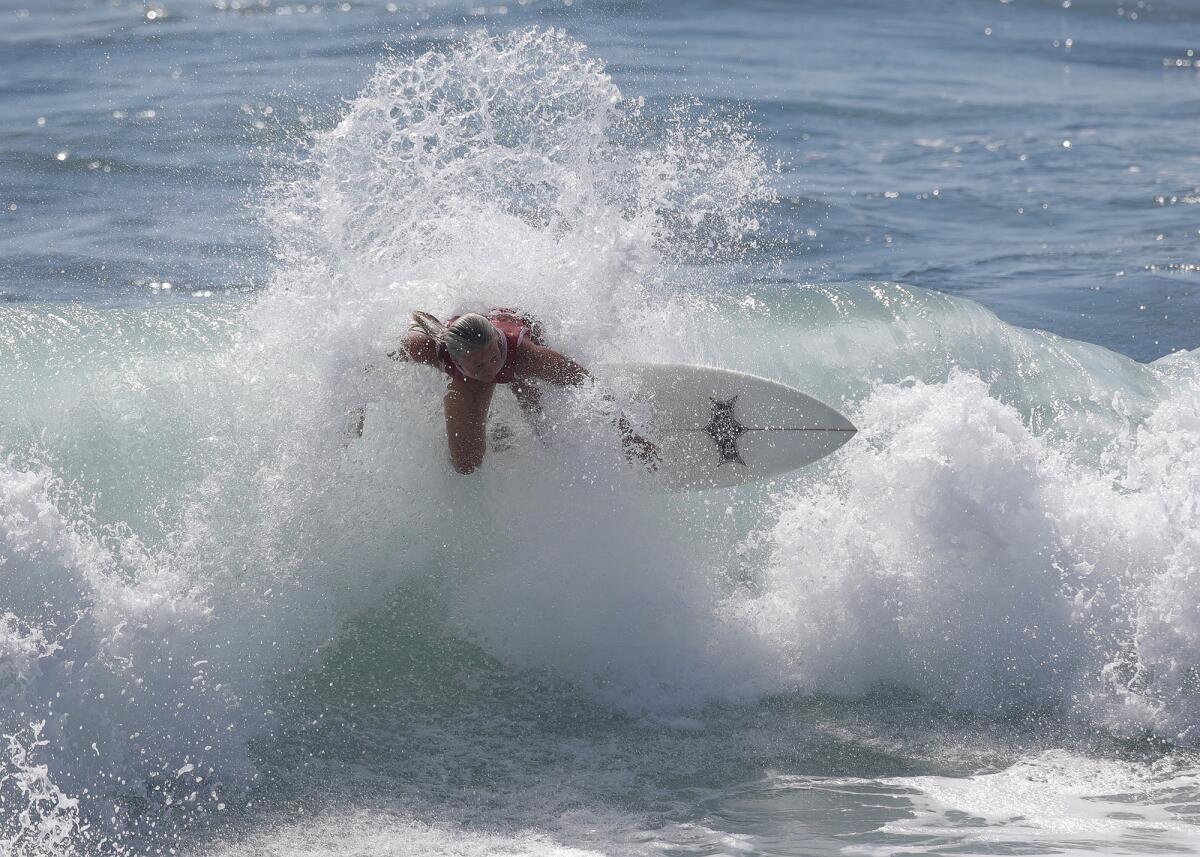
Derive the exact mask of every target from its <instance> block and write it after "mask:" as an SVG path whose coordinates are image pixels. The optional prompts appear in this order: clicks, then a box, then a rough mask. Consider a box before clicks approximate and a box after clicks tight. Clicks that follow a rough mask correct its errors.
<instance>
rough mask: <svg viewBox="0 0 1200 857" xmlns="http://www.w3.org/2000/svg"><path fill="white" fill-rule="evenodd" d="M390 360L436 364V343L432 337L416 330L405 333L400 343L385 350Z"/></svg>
mask: <svg viewBox="0 0 1200 857" xmlns="http://www.w3.org/2000/svg"><path fill="white" fill-rule="evenodd" d="M387 356H388V357H390V358H391V359H392V360H397V361H405V362H411V363H424V364H425V365H426V366H436V365H438V349H437V343H436V342H434V340H433V337H432V336H429V335H428V334H425V333H418V332H416V331H413V332H410V333H407V334H405V336H404V338H403V339H401V340H400V344H399V345H397V346H396V347H395V348H393V349H391V350H390V351H388V352H387Z"/></svg>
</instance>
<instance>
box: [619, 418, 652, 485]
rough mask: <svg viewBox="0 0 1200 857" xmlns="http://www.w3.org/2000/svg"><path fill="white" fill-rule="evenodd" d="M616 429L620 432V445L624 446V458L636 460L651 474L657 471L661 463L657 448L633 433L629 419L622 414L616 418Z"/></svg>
mask: <svg viewBox="0 0 1200 857" xmlns="http://www.w3.org/2000/svg"><path fill="white" fill-rule="evenodd" d="M617 429H618V430H619V431H620V432H621V443H622V444H624V446H625V455H626V457H628V458H630V459H634V458H636V459H638V460H639V461H641V462H642V463H643V464H644V465H646V469H647V470H649V471H651V472H653V471H655V470H658V463H659V462H660V461H662V455H661V454H659V451H658V447H657V446H655V445H654V443H653V442H652V441H649V440H646V438H644V437H642V436H641V435H640V434H638V433H637V432H635V431H634V430H633V425H632V424H630V422H629V418H628V417H627V416H625V415H624V414H621V415H620V416H619V417H617Z"/></svg>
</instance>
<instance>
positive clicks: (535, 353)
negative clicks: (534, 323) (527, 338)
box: [515, 342, 592, 387]
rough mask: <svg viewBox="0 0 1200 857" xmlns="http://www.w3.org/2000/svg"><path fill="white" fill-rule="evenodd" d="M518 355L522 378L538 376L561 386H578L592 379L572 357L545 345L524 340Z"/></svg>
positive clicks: (519, 375)
mask: <svg viewBox="0 0 1200 857" xmlns="http://www.w3.org/2000/svg"><path fill="white" fill-rule="evenodd" d="M516 357H517V362H516V366H515V369H516V374H517V376H518V377H520V378H536V379H538V380H540V381H549V382H550V383H551V384H558V385H559V386H560V387H577V386H579V385H580V384H582V383H583V382H584V381H590V380H591V379H592V376H591V374H590V373H589V372H588V370H586V369H584V368H583V367H582V366H580V365H579V364H578V363H576V362H575V361H574V360H572V359H571V358H570V357H567V356H566V355H565V354H559V353H558V352H557V351H555V350H554V349H553V348H546V347H545V346H544V345H534V344H533V343H532V342H522V343H521V347H520V349H519V350H518V351H517V355H516Z"/></svg>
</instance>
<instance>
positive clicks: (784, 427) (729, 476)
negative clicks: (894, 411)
mask: <svg viewBox="0 0 1200 857" xmlns="http://www.w3.org/2000/svg"><path fill="white" fill-rule="evenodd" d="M596 375H597V377H598V380H599V381H600V383H601V384H602V385H603V386H604V387H605V389H607V390H609V391H610V392H611V393H612V395H613V397H614V398H615V399H616V403H617V405H618V406H619V407H620V408H621V409H622V411H624V412H625V413H626V414H627V415H628V417H629V418H630V421H631V422H632V423H633V426H634V430H635V431H636V432H637V433H638V434H639V435H641V436H642V437H644V438H645V439H646V440H649V441H651V442H652V443H654V445H655V446H656V447H657V448H658V453H659V455H660V456H661V460H660V461H658V462H657V468H656V470H655V472H654V478H655V481H657V482H659V483H660V484H662V485H663V486H664V487H666V488H668V489H671V490H698V489H704V488H728V487H730V486H733V485H738V484H741V483H743V482H749V481H751V480H756V479H769V478H771V477H772V476H777V475H778V474H780V473H785V472H787V471H789V470H794V469H795V468H797V467H803V466H804V465H806V464H810V463H812V462H814V461H816V460H817V459H818V458H822V457H824V456H826V455H828V454H829V453H831V452H833V451H834V450H835V449H837V448H838V447H840V446H841V445H842V444H844V443H846V441H848V440H850V438H852V437H854V433H855V431H856V429H855V428H854V426H853V425H851V423H850V421H849V420H847V419H846V418H845V417H843V416H842V415H841V414H839V413H838V412H837V411H835V410H834V409H833V408H831V407H829V406H828V405H825V404H823V403H821V402H819V401H817V400H816V399H814V398H812V397H811V396H807V395H805V394H804V393H802V392H800V391H799V390H797V389H796V388H794V387H789V386H788V385H786V384H780V383H779V382H777V381H770V380H768V379H766V378H760V377H759V376H757V375H750V374H747V373H745V372H734V371H731V370H728V369H716V368H713V367H709V366H689V365H686V364H674V363H622V364H609V365H606V366H603V367H599V368H598V369H597V371H596Z"/></svg>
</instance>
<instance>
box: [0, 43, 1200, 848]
mask: <svg viewBox="0 0 1200 857" xmlns="http://www.w3.org/2000/svg"><path fill="white" fill-rule="evenodd" d="M771 181H772V176H771V171H770V170H769V169H768V167H767V162H766V159H765V157H764V156H763V153H762V152H761V151H760V150H759V148H758V147H757V145H756V144H755V142H754V139H753V136H752V134H751V133H750V131H749V128H748V125H747V124H746V121H745V119H744V117H737V116H727V115H719V114H714V113H706V112H705V111H704V109H703V108H702V107H700V106H697V105H694V104H685V105H680V106H678V107H676V108H673V109H671V110H668V111H665V112H662V113H651V112H650V111H649V110H648V109H647V108H646V107H645V105H644V104H643V103H642V102H641V101H640V99H637V98H630V97H626V96H624V95H622V93H621V92H620V91H619V90H618V88H617V87H616V86H615V85H614V83H613V82H612V80H611V78H610V77H609V76H608V75H607V73H606V72H605V71H604V68H603V65H602V63H601V62H600V61H599V60H597V59H595V58H593V57H591V56H590V55H589V54H588V52H587V50H586V48H585V47H584V46H583V45H581V44H580V43H578V42H576V41H574V40H572V39H570V38H569V37H567V36H566V35H565V34H563V33H561V32H558V31H553V30H544V31H543V30H534V31H525V32H518V33H513V34H510V35H506V36H500V37H492V36H488V35H487V34H484V33H479V34H475V35H472V36H469V37H467V38H466V39H464V40H463V41H462V42H461V43H459V44H457V45H454V46H452V47H450V48H448V49H445V50H442V51H434V52H430V53H427V54H425V55H422V56H420V57H417V58H412V59H407V58H392V59H388V60H385V61H384V62H383V63H381V64H380V66H379V67H378V69H377V71H376V73H375V75H374V77H373V78H372V80H371V81H370V82H369V83H368V85H367V86H366V88H365V89H364V90H363V92H362V94H361V95H360V96H359V97H358V98H357V99H356V100H355V101H354V102H352V103H351V104H350V105H349V106H348V108H347V112H346V115H345V117H344V118H343V119H342V121H341V122H340V123H339V124H338V125H337V126H336V127H334V128H332V129H330V130H328V131H325V132H322V133H319V134H317V135H316V136H315V137H314V139H313V140H312V141H311V146H310V148H309V150H308V154H307V155H306V156H305V158H304V159H302V160H301V162H299V163H298V164H296V165H295V168H294V170H291V171H290V172H289V173H288V174H287V176H286V177H281V178H278V179H276V180H275V181H274V183H273V185H272V186H271V187H270V188H269V190H268V191H267V192H265V194H264V196H263V199H262V201H261V209H262V215H263V217H264V219H265V221H266V222H267V223H268V224H269V226H270V227H271V229H272V232H273V235H274V238H275V242H276V248H275V249H276V253H277V256H278V263H277V266H276V268H275V272H274V274H273V277H272V281H271V284H270V287H269V288H268V289H266V290H265V291H264V292H263V293H261V294H260V295H258V296H256V297H255V298H254V299H253V300H249V301H245V302H234V301H215V302H212V303H207V304H204V305H192V306H171V307H165V308H146V309H129V308H126V309H110V310H97V309H84V308H80V307H62V306H45V305H38V304H21V305H19V306H13V307H9V308H6V309H5V310H4V311H3V315H0V348H3V349H4V357H5V358H6V359H5V360H4V361H2V363H0V365H3V367H4V368H3V370H2V371H0V390H2V393H3V397H4V400H5V401H6V402H12V403H13V407H12V408H10V409H9V410H8V411H7V412H6V413H5V414H4V415H3V416H2V417H0V450H2V451H3V453H4V456H5V458H4V464H3V465H2V466H0V577H2V578H3V581H4V590H5V594H4V596H3V597H2V600H0V698H2V700H3V702H4V714H3V715H0V733H2V734H4V735H7V736H11V737H9V738H7V739H6V740H7V741H8V745H7V751H6V753H5V755H4V756H3V757H2V758H3V761H2V762H0V796H2V797H3V799H4V804H3V805H4V806H5V807H6V808H5V810H4V815H3V817H2V818H0V836H3V837H4V838H5V839H6V840H7V842H6V844H7V846H8V847H9V848H11V849H13V850H14V852H15V853H29V854H34V853H42V852H48V851H54V850H55V849H57V853H67V850H66V849H68V848H76V849H78V850H81V851H86V850H87V849H89V848H94V847H95V848H98V847H100V846H99V844H98V843H100V842H101V840H105V841H109V842H116V841H121V840H122V838H123V837H135V838H136V837H139V836H142V837H153V836H158V835H166V836H169V835H173V834H171V833H162V832H161V830H162V829H166V830H168V831H170V830H174V829H175V827H176V825H177V824H180V825H181V824H184V823H185V822H186V821H187V819H189V818H193V817H195V818H203V817H206V816H209V815H213V814H219V813H221V812H223V811H225V809H226V807H227V806H228V805H229V804H230V802H231V801H232V800H233V797H231V796H237V795H241V794H244V793H245V790H246V789H247V788H252V787H253V784H254V782H255V780H256V778H257V777H258V776H259V774H260V771H259V769H258V767H257V766H256V763H255V752H254V750H253V746H254V739H256V738H258V739H260V741H266V742H269V741H270V740H271V739H272V737H273V736H275V735H276V729H277V724H278V721H279V719H280V717H281V716H283V714H285V713H286V708H287V706H288V705H289V699H288V697H287V695H286V693H282V692H281V691H280V681H281V676H285V675H287V674H288V673H289V672H293V671H296V670H298V669H303V668H304V667H305V665H307V664H310V663H312V662H313V660H314V659H315V658H319V657H320V653H321V651H322V648H323V647H324V646H326V645H327V644H328V643H329V642H330V641H331V640H334V639H336V637H337V635H338V633H339V629H341V628H344V627H345V626H346V623H347V622H348V621H352V620H353V617H355V616H357V615H360V614H361V613H362V612H363V611H364V610H366V609H367V608H368V607H370V606H372V605H375V604H378V603H380V602H381V601H383V600H385V599H387V598H388V597H389V596H391V595H392V594H394V593H395V592H397V591H398V590H400V589H401V588H402V587H403V586H405V585H407V584H409V583H411V582H412V581H415V580H426V581H430V582H431V585H432V586H434V588H435V589H436V591H437V599H438V601H439V603H440V605H441V606H442V608H444V618H443V620H442V621H443V622H444V624H445V628H446V632H447V633H448V634H449V635H451V636H453V637H454V638H457V639H460V640H468V641H471V642H472V643H474V644H475V645H478V646H480V647H481V648H482V649H483V650H484V651H485V652H487V653H488V654H489V655H490V656H492V657H494V658H497V659H499V661H501V662H502V663H504V664H506V665H507V666H508V667H509V668H511V669H513V670H517V671H522V670H549V671H551V672H552V673H553V674H554V675H555V676H557V677H559V678H560V679H562V680H565V681H568V682H570V683H573V684H574V685H575V686H577V687H578V688H581V689H582V690H584V691H585V692H586V693H587V694H589V696H590V698H591V699H593V700H595V701H596V702H597V704H600V705H604V706H608V707H611V708H615V709H616V710H618V711H622V712H626V713H629V714H634V715H641V714H650V715H653V716H657V717H664V718H672V717H675V716H677V715H679V714H680V713H681V712H686V711H688V710H691V709H693V708H695V707H697V706H700V705H703V704H706V703H708V702H714V701H716V702H746V703H753V702H754V701H755V700H757V699H759V698H761V697H763V696H764V695H768V694H782V693H800V694H804V693H814V692H819V693H835V694H847V695H854V694H863V693H865V692H867V691H869V690H871V689H874V688H878V687H879V686H880V685H901V686H903V687H905V688H907V689H909V690H912V691H915V692H918V693H920V694H922V695H925V696H927V697H928V698H929V699H931V700H932V701H934V702H936V703H939V704H942V705H945V706H948V707H952V708H964V709H968V710H973V711H981V712H989V713H993V714H997V715H1001V716H1007V715H1010V714H1013V713H1017V714H1027V713H1030V712H1036V713H1040V714H1048V716H1054V717H1060V718H1070V719H1076V720H1079V721H1082V722H1084V723H1085V724H1089V725H1091V726H1093V727H1095V728H1102V729H1108V730H1113V731H1114V732H1116V733H1117V734H1134V733H1143V732H1146V733H1151V734H1153V735H1156V736H1159V737H1161V738H1165V739H1167V740H1169V741H1174V742H1178V743H1182V744H1190V743H1193V742H1194V741H1195V737H1196V736H1195V732H1196V728H1197V726H1198V725H1200V708H1198V707H1197V698H1198V697H1197V685H1196V674H1197V673H1196V670H1197V668H1198V667H1200V614H1197V613H1196V611H1195V609H1194V606H1193V605H1195V604H1196V603H1197V598H1196V597H1195V596H1196V593H1197V590H1198V588H1200V587H1198V583H1200V581H1198V580H1197V577H1196V575H1197V571H1196V569H1197V567H1198V566H1200V562H1198V559H1200V526H1198V523H1200V521H1198V518H1200V509H1198V506H1197V503H1198V501H1197V497H1198V496H1200V495H1198V492H1197V489H1198V488H1200V471H1197V465H1196V462H1197V461H1200V456H1198V455H1197V454H1196V453H1197V449H1196V446H1197V443H1198V442H1200V395H1198V388H1197V380H1196V379H1197V377H1198V376H1200V373H1198V372H1197V366H1198V359H1200V355H1197V354H1194V353H1193V354H1187V353H1181V354H1178V355H1175V356H1173V357H1171V358H1166V359H1164V360H1163V361H1159V362H1158V363H1155V364H1150V365H1146V364H1138V363H1135V362H1133V361H1130V360H1127V359H1125V358H1123V357H1121V356H1119V355H1116V354H1113V353H1111V352H1108V351H1105V350H1104V349H1102V348H1099V347H1097V346H1091V345H1087V344H1085V343H1076V342H1071V341H1069V340H1063V339H1060V338H1057V337H1053V336H1051V335H1049V334H1043V333H1039V332H1035V331H1025V330H1021V329H1018V328H1014V327H1012V326H1010V325H1007V324H1005V323H1003V322H1002V321H1000V320H999V319H998V318H997V317H996V316H995V315H993V314H992V313H990V312H989V311H987V310H985V309H984V308H982V307H980V306H978V305H976V304H973V303H971V302H969V301H965V300H960V299H954V298H950V297H948V296H945V295H939V294H935V293H932V292H927V291H923V290H921V289H918V288H913V287H907V286H902V285H897V284H888V283H847V284H824V285H820V286H817V285H801V284H796V285H795V286H794V287H792V288H790V289H789V290H787V291H780V290H775V291H771V290H764V289H755V288H753V287H748V286H745V285H742V284H740V283H742V281H743V279H744V278H743V277H742V276H741V275H742V274H743V273H744V272H745V271H746V270H748V269H752V268H753V267H754V266H755V265H757V264H759V260H756V257H755V253H756V252H757V251H758V248H757V247H756V245H755V241H756V236H757V235H758V233H759V230H760V229H761V226H762V223H763V222H765V221H764V218H769V217H770V210H771V205H772V203H773V200H774V192H773V190H772V189H771ZM464 303H479V304H493V305H512V304H516V305H519V306H521V307H522V308H524V309H527V310H529V311H531V312H533V313H535V314H537V315H538V316H540V317H541V318H542V319H543V320H544V322H545V324H546V326H547V329H548V335H549V337H550V339H551V340H552V341H553V342H554V343H556V344H558V345H559V346H560V347H562V348H563V349H564V350H566V351H568V352H570V353H571V354H573V355H575V356H577V357H578V358H580V359H581V360H582V361H583V362H585V363H590V362H600V361H605V360H609V361H611V360H614V359H621V360H649V361H654V360H663V361H686V362H699V363H710V364H715V365H721V366H726V367H729V368H736V369H744V370H748V371H752V372H757V373H760V374H764V375H768V376H771V377H774V378H778V379H779V380H782V381H785V382H788V383H792V384H796V385H797V386H800V387H803V388H805V389H807V390H809V391H811V392H813V393H814V394H817V395H819V396H821V397H822V398H824V399H826V400H828V401H830V402H831V403H835V404H840V405H841V406H842V407H843V408H845V409H846V410H847V411H849V412H851V413H852V414H853V418H854V420H855V422H856V424H858V425H859V426H860V427H861V428H862V433H861V435H860V436H859V437H858V438H857V439H856V440H855V442H854V443H853V444H851V445H850V446H848V447H846V448H845V450H843V451H842V452H840V453H839V454H838V455H837V456H835V457H833V458H831V459H830V460H827V461H825V462H823V463H822V464H820V465H819V466H817V467H814V468H812V469H810V470H807V471H804V472H802V473H798V474H796V475H794V476H793V477H790V478H789V479H787V480H784V481H781V482H780V483H777V484H775V485H771V486H762V485H758V486H747V487H746V488H744V489H740V490H737V491H732V492H722V493H712V494H695V495H679V496H673V497H669V498H664V497H663V496H661V495H657V494H654V493H652V492H648V491H647V490H646V489H645V488H644V487H643V486H641V485H639V483H638V482H637V480H636V479H635V478H634V476H633V475H632V474H629V473H627V472H625V471H624V470H623V469H622V468H621V466H620V464H619V460H620V457H619V454H618V451H617V450H616V449H615V448H614V447H615V441H614V439H613V438H611V437H609V436H608V434H609V433H607V432H605V431H604V425H603V421H595V420H589V419H588V418H587V416H586V409H587V405H588V396H587V395H586V394H581V395H579V396H571V395H564V396H562V397H561V398H560V400H559V401H558V402H557V403H554V404H553V405H552V407H553V408H554V413H555V415H556V418H558V419H560V421H561V424H562V426H563V429H562V430H561V431H559V432H558V433H557V434H556V436H555V438H554V439H553V440H552V442H551V443H550V445H549V447H548V448H546V449H541V448H540V447H539V448H538V449H537V450H535V451H528V450H525V451H524V452H523V450H522V448H521V447H518V448H517V449H515V450H513V451H511V452H509V453H508V454H504V453H502V452H495V453H494V454H493V455H491V457H490V458H489V460H488V462H487V463H486V466H485V467H484V468H483V469H482V470H481V472H479V473H478V474H476V475H474V476H472V477H471V478H469V479H464V478H462V477H459V476H458V475H456V474H454V473H453V472H452V471H451V470H450V468H449V467H447V466H446V460H445V449H444V447H445V441H444V436H443V431H444V428H443V426H442V425H441V417H440V412H439V406H438V402H439V386H440V385H439V379H438V378H437V377H436V376H435V373H432V372H427V371H423V370H421V369H419V368H413V367H402V366H399V367H384V366H380V365H378V364H379V355H380V354H382V353H383V352H384V351H385V350H386V349H387V347H388V346H389V345H390V344H391V343H394V341H395V337H396V336H397V335H398V333H399V332H400V331H401V330H402V328H403V326H404V322H405V319H406V317H407V312H408V311H409V310H410V309H412V308H422V309H427V310H432V311H435V312H439V313H444V314H448V313H449V312H450V311H451V310H453V309H454V308H455V307H456V306H457V305H460V304H464ZM368 366H370V367H372V368H370V369H365V367H368ZM498 398H499V399H503V398H504V395H503V394H501V395H500V396H498ZM359 403H366V407H367V432H366V434H365V436H364V437H363V438H362V440H361V441H354V442H350V441H348V440H347V439H346V438H345V436H344V433H343V431H342V429H343V422H344V415H345V412H346V410H347V409H348V408H349V407H351V406H353V405H357V404H359ZM497 407H499V408H501V409H504V408H508V407H510V405H509V404H508V403H507V400H505V401H501V402H498V405H497ZM435 657H436V655H435ZM439 668H444V669H447V670H451V669H455V668H456V667H455V666H454V664H453V663H452V662H451V661H449V660H447V661H446V662H444V663H443V662H441V661H436V660H435V661H434V663H433V664H431V665H430V669H433V670H436V669H439ZM685 719H686V718H685ZM8 807H19V808H21V809H20V810H18V811H17V812H11V811H10V810H9V809H8ZM25 810H27V811H25ZM155 830H160V832H158V833H156V832H155ZM105 847H108V846H105ZM112 847H114V848H115V847H116V846H115V845H114V846H112Z"/></svg>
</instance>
